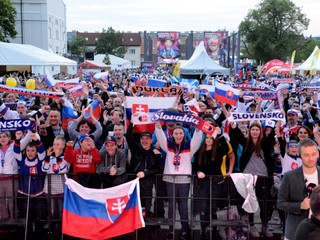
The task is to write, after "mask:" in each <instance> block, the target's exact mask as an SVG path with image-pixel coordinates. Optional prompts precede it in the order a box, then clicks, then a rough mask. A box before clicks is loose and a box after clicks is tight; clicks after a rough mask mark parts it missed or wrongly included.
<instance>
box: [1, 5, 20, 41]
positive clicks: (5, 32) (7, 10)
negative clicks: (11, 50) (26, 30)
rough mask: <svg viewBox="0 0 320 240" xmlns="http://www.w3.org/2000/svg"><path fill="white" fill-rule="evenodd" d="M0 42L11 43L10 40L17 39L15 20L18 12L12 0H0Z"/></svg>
mask: <svg viewBox="0 0 320 240" xmlns="http://www.w3.org/2000/svg"><path fill="white" fill-rule="evenodd" d="M0 5H1V8H0V41H1V42H9V40H8V38H15V37H16V35H17V31H16V29H15V22H16V21H15V18H16V14H17V11H16V9H15V8H14V7H13V6H12V2H11V1H10V0H0Z"/></svg>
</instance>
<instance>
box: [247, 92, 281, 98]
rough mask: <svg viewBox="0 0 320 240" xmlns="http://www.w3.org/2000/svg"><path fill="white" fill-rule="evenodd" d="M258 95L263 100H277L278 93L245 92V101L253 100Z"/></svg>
mask: <svg viewBox="0 0 320 240" xmlns="http://www.w3.org/2000/svg"><path fill="white" fill-rule="evenodd" d="M255 95H258V96H259V97H261V99H262V100H276V99H277V93H276V92H273V91H255V92H253V91H243V98H244V100H252V99H254V96H255Z"/></svg>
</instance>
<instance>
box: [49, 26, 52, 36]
mask: <svg viewBox="0 0 320 240" xmlns="http://www.w3.org/2000/svg"><path fill="white" fill-rule="evenodd" d="M49 37H50V38H51V37H52V33H51V28H49Z"/></svg>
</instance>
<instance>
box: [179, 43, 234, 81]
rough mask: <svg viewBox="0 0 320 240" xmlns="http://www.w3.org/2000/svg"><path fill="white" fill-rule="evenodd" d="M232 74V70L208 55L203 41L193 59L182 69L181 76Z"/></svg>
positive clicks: (195, 51)
mask: <svg viewBox="0 0 320 240" xmlns="http://www.w3.org/2000/svg"><path fill="white" fill-rule="evenodd" d="M211 73H220V74H226V75H229V74H230V69H228V68H224V67H222V66H220V65H219V64H217V63H215V62H214V61H213V60H212V59H211V58H210V57H209V56H208V54H207V52H206V50H205V48H204V43H203V41H201V42H200V44H199V45H198V46H197V48H196V49H195V50H194V53H193V54H192V56H191V58H190V59H189V60H188V61H186V62H185V63H183V64H182V65H181V67H180V74H182V75H183V74H184V75H200V74H211Z"/></svg>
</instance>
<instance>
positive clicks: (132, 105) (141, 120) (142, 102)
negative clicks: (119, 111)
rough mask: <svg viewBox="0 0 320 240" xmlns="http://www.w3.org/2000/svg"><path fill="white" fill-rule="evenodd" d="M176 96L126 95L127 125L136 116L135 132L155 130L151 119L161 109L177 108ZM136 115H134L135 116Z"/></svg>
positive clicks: (151, 131)
mask: <svg viewBox="0 0 320 240" xmlns="http://www.w3.org/2000/svg"><path fill="white" fill-rule="evenodd" d="M176 100H177V98H176V97H165V98H164V97H126V101H125V102H124V109H125V120H126V127H128V126H129V123H130V121H131V118H132V117H134V128H133V130H134V132H145V131H146V132H150V133H153V132H154V128H155V123H154V122H153V121H152V120H151V119H152V117H153V115H154V114H155V113H156V112H158V111H159V110H166V109H168V108H176ZM133 115H134V116H133Z"/></svg>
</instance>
